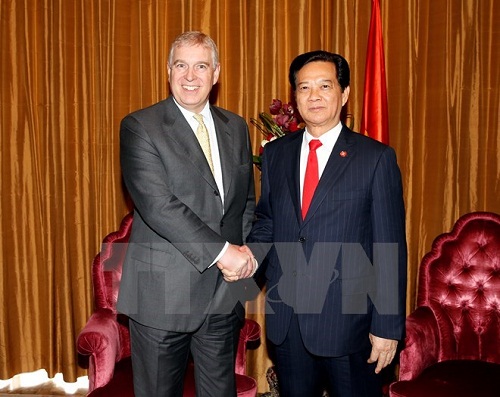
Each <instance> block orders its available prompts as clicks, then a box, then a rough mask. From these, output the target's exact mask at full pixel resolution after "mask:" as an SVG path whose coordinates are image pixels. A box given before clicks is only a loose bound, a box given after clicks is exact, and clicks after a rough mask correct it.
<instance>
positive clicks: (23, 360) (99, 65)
mask: <svg viewBox="0 0 500 397" xmlns="http://www.w3.org/2000/svg"><path fill="white" fill-rule="evenodd" d="M370 12H371V0H336V1H332V0H280V1H277V0H274V1H268V0H255V1H241V2H238V1H236V2H235V1H232V0H212V1H209V0H0V174H1V181H0V194H1V197H0V203H1V208H0V232H1V240H0V263H1V271H0V285H1V288H0V379H5V378H10V377H11V376H13V375H14V374H16V373H19V372H25V371H33V370H36V369H39V368H45V369H47V370H48V372H49V374H50V375H53V374H54V373H55V372H63V373H64V375H65V377H66V379H67V380H71V379H74V377H75V376H77V375H81V374H83V373H84V371H83V369H81V368H79V367H78V365H77V357H76V352H75V340H76V336H77V334H78V332H79V331H80V329H81V328H82V327H83V325H84V324H85V322H86V320H87V318H88V316H89V315H90V313H91V310H92V287H91V278H90V266H91V262H92V259H93V257H94V255H95V254H96V253H97V252H98V251H99V249H100V243H101V240H102V238H103V237H104V236H105V235H106V234H107V233H109V232H111V231H113V230H116V229H117V227H118V226H119V223H120V220H121V218H122V217H123V215H125V214H126V213H127V212H128V211H129V210H130V201H129V199H128V197H127V195H126V192H125V191H124V189H123V185H122V181H121V171H120V164H119V136H118V129H119V123H120V120H121V119H122V118H123V117H124V116H125V115H126V114H128V113H129V112H130V111H132V110H135V109H138V108H140V107H145V106H148V105H150V104H152V103H154V102H156V101H158V100H160V99H162V98H165V97H166V96H167V95H168V81H167V69H166V63H167V59H168V46H169V44H170V42H171V41H172V40H173V38H174V37H175V36H177V35H178V34H179V33H181V32H182V31H184V30H191V29H193V30H195V29H196V30H203V31H204V32H206V33H208V34H210V35H211V36H212V37H213V38H214V40H215V41H216V42H217V44H218V46H219V50H220V55H221V65H222V69H221V78H220V82H219V85H218V87H217V90H216V91H217V92H216V95H213V101H214V102H215V103H216V104H217V105H220V106H222V107H225V108H228V109H230V110H232V111H234V112H236V113H238V114H240V115H242V116H243V117H244V118H245V119H246V120H247V121H248V122H249V121H250V118H251V117H256V116H257V114H258V113H259V112H261V111H266V110H267V109H268V106H269V104H270V103H271V101H272V99H273V98H279V99H282V100H286V101H288V100H289V99H291V97H290V89H289V83H288V66H289V64H290V62H291V61H292V59H293V58H294V57H295V56H296V55H298V54H299V53H302V52H305V51H311V50H315V49H320V48H321V49H326V50H329V51H333V52H338V53H340V54H342V55H344V56H345V57H346V58H347V60H348V61H349V63H350V65H351V97H350V99H349V102H348V113H350V114H352V115H353V117H354V128H355V129H359V123H360V118H361V107H362V101H363V84H364V67H365V57H366V45H367V35H368V28H369V21H370ZM381 19H382V26H383V36H384V45H385V48H384V50H385V64H386V75H387V92H388V105H389V126H390V131H389V135H390V140H391V145H392V146H393V147H394V148H395V149H396V152H397V154H398V160H399V163H400V167H401V171H402V175H403V183H404V193H405V202H406V211H407V233H408V247H409V262H408V270H409V272H408V274H409V279H408V305H407V310H408V311H411V310H412V309H413V307H414V304H415V291H416V282H417V272H418V265H419V262H420V259H421V258H422V256H423V255H424V254H425V252H427V251H428V250H429V249H430V246H431V242H432V240H433V239H434V238H435V237H436V236H437V235H438V234H440V233H442V232H445V231H448V230H449V229H450V228H451V226H452V225H453V223H454V222H455V220H456V219H457V218H458V217H459V216H460V215H462V214H464V213H466V212H471V211H478V210H486V211H494V212H498V213H500V200H499V199H498V197H499V196H500V134H499V130H500V120H499V109H500V103H499V102H500V101H499V99H500V93H499V86H500V73H499V71H498V64H499V60H500V59H499V58H500V44H499V41H498V39H497V37H500V27H499V24H498V23H495V22H496V21H499V20H500V4H499V3H498V2H496V1H495V0H481V1H474V0H463V1H455V0H442V1H439V2H437V1H431V0H419V1H417V0H411V1H408V2H390V1H388V0H381ZM250 131H251V135H252V136H251V137H252V144H253V148H254V153H257V152H258V148H259V145H260V141H261V139H262V136H261V135H260V134H259V132H258V131H257V130H256V129H255V128H254V127H253V126H250ZM255 181H256V186H257V192H259V191H260V188H259V175H258V171H257V172H256V177H255ZM263 307H264V306H263V296H260V297H259V299H258V300H257V301H256V302H252V303H251V304H249V317H253V318H255V319H257V320H258V322H259V323H260V324H261V325H262V326H263V327H264V317H263ZM248 354H249V364H248V365H249V370H250V373H251V374H253V375H254V376H256V377H257V378H258V381H259V391H262V392H263V391H266V389H267V382H266V380H265V372H266V370H267V368H268V367H269V366H270V365H271V361H270V360H269V358H268V356H267V352H266V345H265V338H264V337H263V338H262V344H261V346H260V347H259V348H258V349H256V350H253V351H250V352H249V353H248Z"/></svg>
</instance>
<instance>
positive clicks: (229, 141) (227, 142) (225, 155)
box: [210, 107, 234, 203]
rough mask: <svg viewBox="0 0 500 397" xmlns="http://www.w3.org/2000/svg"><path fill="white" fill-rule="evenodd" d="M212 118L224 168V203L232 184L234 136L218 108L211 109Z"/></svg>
mask: <svg viewBox="0 0 500 397" xmlns="http://www.w3.org/2000/svg"><path fill="white" fill-rule="evenodd" d="M210 110H211V111H212V118H213V120H214V125H215V133H216V135H217V146H218V147H219V157H220V164H221V168H222V184H223V186H224V202H225V203H227V202H229V201H228V200H227V198H228V195H229V188H230V187H231V182H232V178H231V176H232V168H233V167H234V163H233V151H234V149H233V148H234V135H233V134H232V133H231V131H230V130H229V129H228V128H227V122H228V121H229V120H228V119H227V117H226V116H224V115H223V114H222V113H220V112H219V111H218V110H217V109H216V108H214V107H210Z"/></svg>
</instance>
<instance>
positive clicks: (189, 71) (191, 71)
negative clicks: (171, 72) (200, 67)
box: [184, 67, 195, 81]
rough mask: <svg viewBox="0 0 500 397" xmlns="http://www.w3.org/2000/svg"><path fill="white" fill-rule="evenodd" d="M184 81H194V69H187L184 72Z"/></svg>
mask: <svg viewBox="0 0 500 397" xmlns="http://www.w3.org/2000/svg"><path fill="white" fill-rule="evenodd" d="M184 77H185V78H186V80H189V81H192V80H194V79H195V74H194V68H192V67H188V68H187V70H186V75H185V76H184Z"/></svg>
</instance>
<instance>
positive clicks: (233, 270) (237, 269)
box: [217, 244, 258, 283]
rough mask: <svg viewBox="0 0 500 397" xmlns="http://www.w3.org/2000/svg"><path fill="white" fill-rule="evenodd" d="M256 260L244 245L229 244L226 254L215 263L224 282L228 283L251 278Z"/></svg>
mask: <svg viewBox="0 0 500 397" xmlns="http://www.w3.org/2000/svg"><path fill="white" fill-rule="evenodd" d="M257 266H258V263H257V260H256V259H255V257H254V256H253V254H252V251H251V250H250V248H248V247H247V246H246V245H243V246H241V247H240V246H237V245H234V244H229V246H228V248H227V250H226V252H225V253H224V255H222V257H221V258H220V259H219V261H218V262H217V267H218V268H219V270H220V271H221V272H222V275H223V276H224V280H225V281H226V282H228V283H232V282H234V281H238V280H241V279H243V278H250V277H252V276H253V275H254V274H255V272H256V271H257Z"/></svg>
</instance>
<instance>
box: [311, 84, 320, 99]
mask: <svg viewBox="0 0 500 397" xmlns="http://www.w3.org/2000/svg"><path fill="white" fill-rule="evenodd" d="M319 98H320V95H319V88H318V87H311V90H310V91H309V101H317V100H318V99H319Z"/></svg>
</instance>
